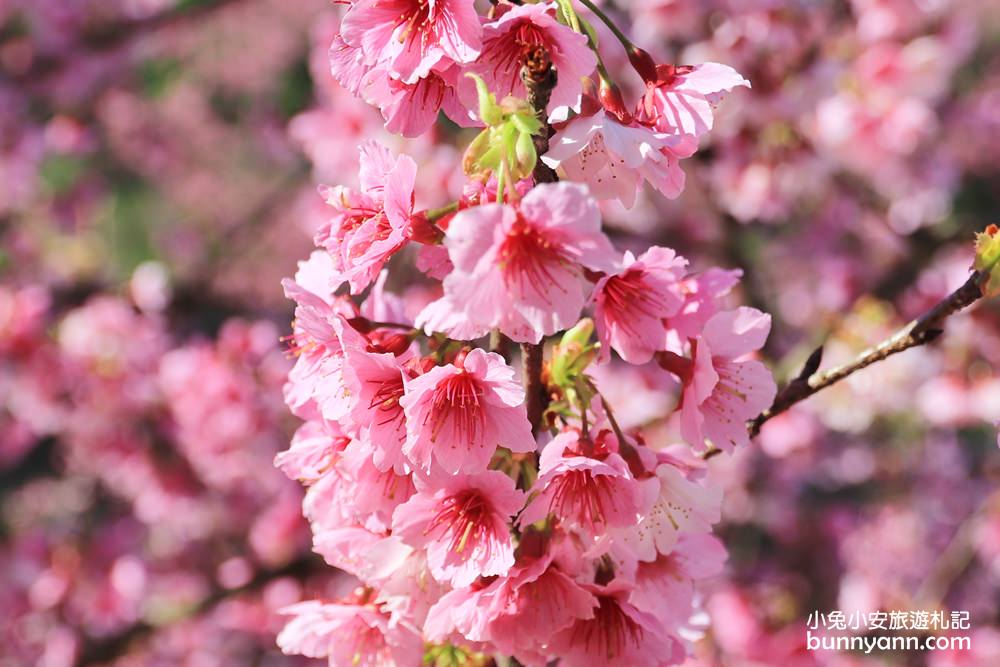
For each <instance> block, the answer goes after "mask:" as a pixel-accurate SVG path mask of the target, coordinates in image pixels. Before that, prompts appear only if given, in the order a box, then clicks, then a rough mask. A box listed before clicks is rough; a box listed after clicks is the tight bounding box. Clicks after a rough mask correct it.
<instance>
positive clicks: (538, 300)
mask: <svg viewBox="0 0 1000 667" xmlns="http://www.w3.org/2000/svg"><path fill="white" fill-rule="evenodd" d="M444 244H445V246H446V247H447V248H448V254H449V256H450V258H451V261H452V263H453V264H454V266H455V269H454V270H453V271H452V272H451V273H450V274H449V275H448V277H447V278H445V280H444V292H445V296H444V297H443V299H441V300H439V301H437V302H435V303H433V304H431V305H430V306H428V307H427V308H426V309H425V310H424V312H422V313H421V314H420V316H419V317H418V318H417V324H418V326H421V327H424V328H425V329H427V330H428V331H435V330H436V331H445V332H447V333H449V335H451V336H452V337H458V338H462V339H469V338H476V337H478V336H481V335H483V334H485V333H486V332H487V331H489V330H490V329H492V328H497V329H500V331H502V332H503V333H504V334H505V335H507V336H508V337H510V338H511V339H512V340H515V341H518V342H531V343H537V342H538V341H539V340H541V338H542V336H548V335H551V334H554V333H555V332H557V331H560V330H562V329H566V328H568V327H570V326H572V325H573V324H574V323H575V322H576V321H577V319H578V318H579V316H580V311H581V309H582V308H583V305H584V302H585V299H586V297H587V295H588V294H589V291H590V290H589V289H588V287H587V282H586V280H585V279H584V271H585V269H592V270H595V271H603V270H609V269H610V268H611V267H612V266H613V265H614V261H615V253H614V250H613V249H612V247H611V243H610V241H608V239H607V237H606V236H605V235H604V233H603V232H602V231H601V215H600V211H599V210H598V208H597V204H596V203H595V202H594V200H593V199H591V198H590V197H589V196H588V195H587V190H586V188H585V187H583V186H581V185H579V184H575V183H556V184H543V185H539V186H537V187H535V188H534V189H533V190H531V192H530V193H529V194H528V195H527V196H526V197H525V198H524V199H523V200H521V203H520V205H519V206H517V207H514V206H508V205H501V204H489V205H486V206H477V207H473V208H470V209H466V210H464V211H460V212H459V213H458V214H457V215H455V217H454V218H453V219H452V220H451V222H450V224H449V226H448V232H447V235H446V237H445V241H444Z"/></svg>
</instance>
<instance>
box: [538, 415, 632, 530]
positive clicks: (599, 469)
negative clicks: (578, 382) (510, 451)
mask: <svg viewBox="0 0 1000 667" xmlns="http://www.w3.org/2000/svg"><path fill="white" fill-rule="evenodd" d="M608 442H613V436H609V435H608V434H607V433H602V434H601V435H600V437H599V442H596V443H595V442H594V441H592V440H590V439H589V438H586V437H584V436H582V435H581V434H580V433H579V432H577V431H576V430H567V431H563V432H562V433H560V434H559V435H557V436H556V437H555V438H553V439H552V442H550V443H549V444H548V445H546V447H545V449H544V450H542V455H541V457H540V460H539V475H538V480H537V481H536V482H535V485H534V486H533V487H532V496H533V497H532V500H531V501H530V502H529V503H528V505H527V506H526V507H525V508H524V511H523V512H522V513H521V516H520V517H519V518H518V522H519V523H520V525H521V526H527V525H529V524H531V523H534V522H535V521H539V520H541V519H544V518H545V517H547V516H549V515H552V516H554V517H555V518H556V519H558V520H559V521H560V522H562V523H564V524H566V525H567V526H576V527H579V528H580V530H582V531H583V532H584V534H586V535H590V536H599V535H601V534H603V533H604V532H605V531H607V530H608V529H609V528H615V527H618V528H622V527H625V526H631V525H634V524H635V522H636V518H637V516H638V514H639V510H640V508H641V506H642V497H641V490H640V487H639V484H638V482H637V481H636V480H635V479H634V478H633V476H632V473H631V472H630V471H629V467H628V464H627V463H626V462H625V460H624V459H623V458H622V457H621V455H620V454H618V453H617V451H613V450H614V447H610V448H609V447H607V446H606V445H605V443H608Z"/></svg>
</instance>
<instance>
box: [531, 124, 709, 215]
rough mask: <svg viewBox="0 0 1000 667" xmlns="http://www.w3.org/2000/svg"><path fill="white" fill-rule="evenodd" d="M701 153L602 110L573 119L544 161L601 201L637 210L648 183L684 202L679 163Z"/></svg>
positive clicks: (687, 141)
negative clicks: (563, 172) (605, 200)
mask: <svg viewBox="0 0 1000 667" xmlns="http://www.w3.org/2000/svg"><path fill="white" fill-rule="evenodd" d="M697 149H698V142H697V139H695V138H694V137H691V136H689V135H669V134H664V133H662V132H659V131H657V130H654V129H652V128H650V127H647V126H646V125H642V124H639V123H637V122H636V121H635V120H634V119H631V118H629V119H628V120H627V121H622V120H620V119H619V118H618V117H616V116H615V115H614V114H612V113H611V112H609V111H605V110H604V109H600V110H599V111H597V112H596V113H595V114H593V115H583V114H581V115H578V116H574V117H573V118H572V119H570V120H569V121H568V122H567V123H566V125H565V126H564V127H563V128H562V129H560V130H559V131H558V132H556V134H555V136H553V137H552V139H551V140H550V141H549V150H548V152H547V153H546V154H545V155H543V156H542V158H541V159H542V161H543V162H544V163H545V164H547V165H549V166H550V167H552V168H553V169H555V168H558V167H562V169H563V170H564V171H565V172H566V175H567V176H568V177H569V178H570V180H573V181H578V182H582V183H586V184H587V185H588V186H589V187H590V191H591V194H592V195H593V196H594V197H596V198H597V199H601V200H604V199H617V200H619V201H621V203H622V204H623V205H624V206H625V207H626V208H632V207H633V206H634V205H635V200H636V195H637V193H638V191H639V189H640V187H641V186H642V183H643V181H648V182H649V183H650V185H652V186H653V187H654V188H656V189H657V190H658V191H659V192H660V193H661V194H662V195H663V196H664V197H667V198H669V199H675V198H676V197H678V196H680V194H681V191H682V190H683V189H684V171H683V170H682V169H681V167H680V160H681V159H682V158H687V157H691V156H692V155H694V152H695V151H696V150H697Z"/></svg>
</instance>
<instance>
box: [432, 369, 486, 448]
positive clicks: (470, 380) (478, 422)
mask: <svg viewBox="0 0 1000 667" xmlns="http://www.w3.org/2000/svg"><path fill="white" fill-rule="evenodd" d="M482 396H483V388H482V387H481V386H480V385H479V382H478V381H477V380H476V378H475V377H473V376H472V375H470V374H469V373H467V372H466V371H464V370H462V371H460V372H458V373H455V374H454V375H452V376H450V377H447V378H445V379H444V380H442V381H441V382H439V383H438V384H437V386H436V387H435V388H434V396H433V398H432V399H431V401H432V403H431V409H430V412H429V413H428V414H427V417H426V418H425V419H424V425H425V426H430V429H431V442H436V441H437V439H438V436H440V435H441V431H442V430H443V429H444V427H445V426H446V425H447V424H450V425H451V427H452V429H453V436H454V437H455V438H456V439H458V440H459V441H461V442H462V443H464V444H468V445H471V444H472V443H474V442H477V441H478V440H479V439H480V438H481V437H482V435H483V431H484V430H485V421H486V413H485V412H484V411H483V406H482V403H481V399H482ZM452 445H453V446H455V445H456V443H454V442H453V443H452Z"/></svg>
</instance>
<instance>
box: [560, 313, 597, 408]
mask: <svg viewBox="0 0 1000 667" xmlns="http://www.w3.org/2000/svg"><path fill="white" fill-rule="evenodd" d="M593 333H594V321H593V320H591V319H590V318H589V317H585V318H584V319H582V320H580V321H579V322H577V323H576V325H575V326H574V327H573V328H572V329H570V330H569V331H567V332H566V333H565V334H563V337H562V340H560V341H559V344H558V345H556V346H555V349H554V350H553V352H552V363H551V366H550V375H551V378H552V382H553V383H554V384H556V385H558V386H559V387H561V388H562V389H563V391H567V392H569V391H575V390H576V389H577V386H576V385H577V384H578V383H577V380H578V379H580V378H581V377H582V376H583V373H584V371H585V370H587V366H589V365H590V364H591V362H592V361H593V360H594V358H595V357H596V356H597V347H596V346H594V345H593V344H591V342H590V337H591V335H592V334H593Z"/></svg>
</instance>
